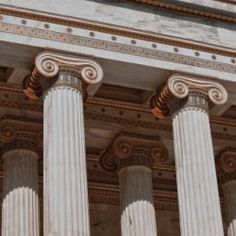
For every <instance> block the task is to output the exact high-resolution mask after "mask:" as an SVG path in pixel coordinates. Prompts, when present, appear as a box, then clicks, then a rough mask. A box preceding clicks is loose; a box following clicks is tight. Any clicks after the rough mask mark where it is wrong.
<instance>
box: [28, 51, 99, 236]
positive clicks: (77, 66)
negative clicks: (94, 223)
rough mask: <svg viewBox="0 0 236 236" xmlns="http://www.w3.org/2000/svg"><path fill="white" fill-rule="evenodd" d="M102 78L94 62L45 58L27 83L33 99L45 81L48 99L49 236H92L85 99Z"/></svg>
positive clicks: (46, 187) (46, 229)
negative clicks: (87, 169)
mask: <svg viewBox="0 0 236 236" xmlns="http://www.w3.org/2000/svg"><path fill="white" fill-rule="evenodd" d="M102 76H103V73H102V69H101V68H100V66H99V65H98V64H97V63H96V62H94V61H92V60H87V59H85V58H80V57H74V56H70V55H63V54H59V53H55V52H42V53H40V54H39V55H38V56H37V57H36V60H35V69H34V70H33V72H32V75H31V77H30V78H28V82H27V81H26V83H25V87H26V90H27V92H26V94H28V95H30V96H32V97H34V95H36V96H37V94H41V92H40V86H39V81H40V80H41V83H40V84H41V85H43V84H44V86H43V87H45V89H46V90H47V91H46V92H45V95H44V235H45V236H78V235H79V236H89V235H90V226H89V206H88V183H87V173H86V152H85V134H84V113H83V95H84V94H86V91H85V90H84V89H85V87H86V86H87V85H88V84H94V83H97V82H99V81H100V80H101V79H102ZM42 77H43V78H42ZM27 86H28V87H27ZM31 86H32V87H31ZM34 89H37V91H34Z"/></svg>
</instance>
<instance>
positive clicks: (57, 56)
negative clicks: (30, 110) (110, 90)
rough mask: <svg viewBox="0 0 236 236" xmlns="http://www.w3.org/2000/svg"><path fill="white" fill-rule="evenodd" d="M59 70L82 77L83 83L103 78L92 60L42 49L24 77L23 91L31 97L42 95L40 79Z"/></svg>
mask: <svg viewBox="0 0 236 236" xmlns="http://www.w3.org/2000/svg"><path fill="white" fill-rule="evenodd" d="M60 71H64V72H68V73H70V74H73V75H74V76H76V77H78V78H79V79H82V82H84V83H85V84H96V83H99V82H100V81H101V80H102V78H103V70H102V68H101V66H100V65H99V64H98V63H97V62H96V61H94V60H91V59H86V58H83V57H77V56H71V55H67V54H62V53H58V52H50V51H43V52H41V53H39V54H38V55H37V56H36V58H35V68H34V69H33V71H32V73H31V75H30V76H28V77H26V78H25V81H24V85H23V86H24V91H25V93H26V95H27V96H29V97H31V98H38V97H40V96H41V95H42V87H41V86H40V80H42V79H46V80H47V79H52V78H54V77H55V76H56V75H57V74H58V73H59V72H60Z"/></svg>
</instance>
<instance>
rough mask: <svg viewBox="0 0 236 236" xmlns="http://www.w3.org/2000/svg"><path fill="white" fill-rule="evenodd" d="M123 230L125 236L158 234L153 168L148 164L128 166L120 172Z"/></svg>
mask: <svg viewBox="0 0 236 236" xmlns="http://www.w3.org/2000/svg"><path fill="white" fill-rule="evenodd" d="M119 180H120V198H121V230H122V235H123V236H129V235H130V236H131V235H133V236H146V235H148V236H156V235H157V229H156V215H155V208H154V204H153V191H152V170H151V169H150V168H149V167H146V166H138V165H137V166H127V167H124V168H122V169H121V170H120V172H119Z"/></svg>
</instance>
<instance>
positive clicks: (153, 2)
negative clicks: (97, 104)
mask: <svg viewBox="0 0 236 236" xmlns="http://www.w3.org/2000/svg"><path fill="white" fill-rule="evenodd" d="M125 1H126V2H133V3H137V4H142V5H147V6H152V7H157V8H161V9H166V10H169V11H175V12H178V13H183V14H188V15H192V16H197V17H204V18H208V19H214V20H219V21H224V22H228V23H231V24H236V18H235V17H233V16H230V15H226V14H220V13H216V12H213V11H208V10H204V9H201V10H200V9H196V8H193V7H190V6H183V5H179V4H174V3H167V2H164V1H157V0H125ZM229 1H230V0H229ZM231 2H232V1H231Z"/></svg>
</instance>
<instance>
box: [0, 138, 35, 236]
mask: <svg viewBox="0 0 236 236" xmlns="http://www.w3.org/2000/svg"><path fill="white" fill-rule="evenodd" d="M34 146H35V143H34V141H32V140H30V139H28V138H25V137H22V138H16V139H15V140H14V141H13V142H12V143H9V144H7V145H6V144H5V146H4V153H3V155H2V158H3V202H2V236H16V235H17V236H39V199H38V154H37V153H36V152H35V148H34ZM31 147H33V148H32V149H31Z"/></svg>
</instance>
